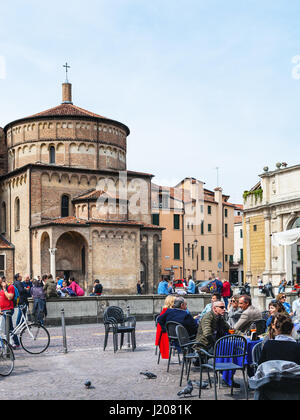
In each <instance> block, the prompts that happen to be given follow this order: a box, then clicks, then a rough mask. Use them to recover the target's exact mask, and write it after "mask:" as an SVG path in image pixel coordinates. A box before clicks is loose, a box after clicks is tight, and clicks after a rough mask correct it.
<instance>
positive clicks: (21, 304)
mask: <svg viewBox="0 0 300 420" xmlns="http://www.w3.org/2000/svg"><path fill="white" fill-rule="evenodd" d="M96 282H97V280H96V281H95V284H94V290H95V289H96V285H97V284H96ZM101 287H102V286H101ZM98 292H99V288H98V289H96V293H95V294H97V293H98ZM101 293H102V291H101ZM84 295H85V292H84V290H83V289H82V288H81V287H80V286H79V285H78V283H76V281H75V279H74V278H70V279H69V280H67V279H62V278H59V277H57V278H56V280H54V279H53V276H52V275H51V274H49V275H47V274H44V275H43V276H42V277H41V276H37V277H35V278H34V279H31V278H30V276H29V275H27V276H25V277H24V278H23V277H22V275H21V274H20V273H17V274H16V275H15V276H14V280H13V282H11V281H9V280H8V279H6V278H5V277H4V276H3V277H0V315H2V316H3V317H2V323H1V329H2V331H5V328H6V322H8V324H9V331H10V332H11V331H13V329H14V326H13V315H14V312H15V310H16V311H18V312H17V318H16V325H19V324H20V322H21V320H22V315H24V316H26V314H27V311H28V307H29V302H28V299H29V298H33V311H32V316H33V318H34V321H35V322H38V323H40V324H41V325H43V324H44V319H45V317H46V316H47V305H46V301H47V299H50V298H57V297H67V296H70V297H72V296H84ZM13 341H14V345H13V347H14V349H18V348H19V347H20V343H19V339H18V337H17V335H14V336H13Z"/></svg>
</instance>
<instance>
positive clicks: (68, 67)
mask: <svg viewBox="0 0 300 420" xmlns="http://www.w3.org/2000/svg"><path fill="white" fill-rule="evenodd" d="M63 67H65V69H66V82H67V83H69V80H68V69H70V68H71V66H69V65H68V63H66V64H65V65H63Z"/></svg>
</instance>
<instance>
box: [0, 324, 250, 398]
mask: <svg viewBox="0 0 300 420" xmlns="http://www.w3.org/2000/svg"><path fill="white" fill-rule="evenodd" d="M66 331H67V346H68V353H66V354H65V353H64V349H63V340H62V329H61V328H59V327H55V328H49V332H50V335H51V343H50V346H49V349H48V350H47V351H46V352H45V353H43V354H41V355H30V354H28V353H26V352H25V351H24V350H22V349H21V350H16V351H15V355H16V360H15V369H14V371H13V373H12V374H11V376H9V377H6V378H1V377H0V391H1V397H2V399H18V400H19V399H20V400H22V399H23V400H25V399H35V400H46V399H47V400H54V399H55V400H71V399H76V400H99V399H101V400H112V399H113V400H136V401H143V400H157V401H161V400H167V401H180V397H178V396H177V392H178V391H179V390H180V389H181V388H183V387H184V386H185V385H186V381H184V383H183V387H181V388H180V387H179V377H180V366H179V365H178V363H172V364H171V366H170V371H169V373H167V360H161V361H160V364H159V365H158V364H157V356H156V355H155V346H154V341H155V326H154V323H153V322H138V323H137V333H136V341H137V349H136V350H135V351H134V352H132V351H131V349H128V348H127V337H125V340H124V346H123V349H122V350H119V351H118V352H117V353H114V352H113V347H112V335H110V337H109V342H108V347H107V349H106V351H103V342H104V327H103V325H102V324H89V325H80V326H67V327H66ZM173 360H174V361H175V360H177V357H174V359H173ZM146 370H148V371H150V372H153V373H155V374H156V375H157V379H147V378H146V377H145V376H143V375H141V374H140V372H142V371H146ZM87 379H88V380H90V381H91V382H92V386H93V388H92V389H86V388H85V386H84V383H85V381H86V380H87ZM191 379H192V380H199V373H198V372H191ZM203 379H204V380H205V379H206V374H205V375H204V378H203ZM237 381H238V382H240V383H242V381H241V379H240V376H239V375H238V374H237ZM193 396H194V397H192V398H184V401H188V400H189V399H191V400H198V389H195V390H194V391H193ZM218 396H219V399H244V398H245V395H244V392H243V389H241V390H240V391H239V390H234V396H233V397H231V396H230V389H229V388H221V389H218ZM251 396H252V397H253V394H251ZM181 399H182V398H181ZM202 399H203V400H207V399H214V391H213V388H212V389H208V390H203V391H202Z"/></svg>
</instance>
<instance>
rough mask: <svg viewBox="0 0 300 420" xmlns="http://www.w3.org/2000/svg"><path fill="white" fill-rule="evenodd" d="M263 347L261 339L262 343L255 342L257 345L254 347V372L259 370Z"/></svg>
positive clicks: (252, 365)
mask: <svg viewBox="0 0 300 420" xmlns="http://www.w3.org/2000/svg"><path fill="white" fill-rule="evenodd" d="M262 348H263V342H262V341H261V342H260V343H257V344H255V346H254V347H253V349H252V364H251V367H252V368H253V369H254V374H255V372H256V370H257V367H258V362H259V359H260V356H261V352H262Z"/></svg>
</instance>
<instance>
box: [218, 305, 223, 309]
mask: <svg viewBox="0 0 300 420" xmlns="http://www.w3.org/2000/svg"><path fill="white" fill-rule="evenodd" d="M217 308H220V309H225V306H217Z"/></svg>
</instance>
